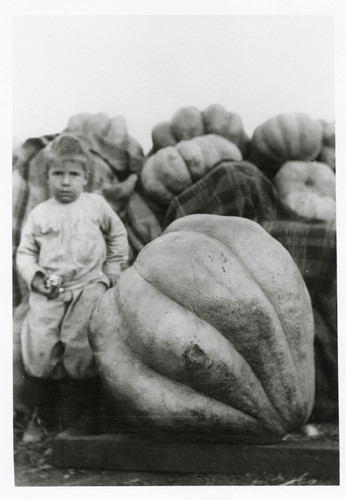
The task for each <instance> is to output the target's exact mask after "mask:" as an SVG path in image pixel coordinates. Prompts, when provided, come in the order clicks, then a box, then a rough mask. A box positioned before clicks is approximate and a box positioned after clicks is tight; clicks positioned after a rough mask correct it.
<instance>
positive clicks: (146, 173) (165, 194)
mask: <svg viewBox="0 0 346 500" xmlns="http://www.w3.org/2000/svg"><path fill="white" fill-rule="evenodd" d="M226 159H229V160H233V161H240V160H241V159H242V154H241V152H240V149H239V148H238V147H237V146H236V145H235V144H234V143H232V142H229V141H228V140H227V139H224V138H223V137H221V136H217V135H214V134H208V135H204V136H196V137H193V138H192V139H190V140H187V139H186V140H182V141H180V142H178V143H177V144H176V145H175V146H167V147H165V148H162V149H160V150H159V151H157V152H156V153H154V154H153V155H151V156H149V158H147V160H146V161H145V163H144V166H143V169H142V171H141V175H140V179H141V182H142V185H143V188H144V191H145V193H146V194H147V196H148V197H149V198H151V199H153V200H155V201H157V202H158V203H160V204H161V205H163V206H167V205H168V204H169V203H170V201H171V200H172V199H173V198H174V196H176V195H178V194H180V193H181V192H182V191H184V190H185V189H187V188H188V187H190V186H191V185H192V184H193V183H194V182H196V181H197V180H198V179H200V178H201V177H202V176H203V175H204V174H205V173H206V172H208V170H210V169H211V168H212V167H213V166H214V165H216V164H217V163H218V162H219V161H221V160H226Z"/></svg>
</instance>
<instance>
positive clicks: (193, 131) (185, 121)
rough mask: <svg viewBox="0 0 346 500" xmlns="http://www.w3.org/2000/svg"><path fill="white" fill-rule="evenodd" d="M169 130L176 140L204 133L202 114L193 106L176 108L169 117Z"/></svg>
mask: <svg viewBox="0 0 346 500" xmlns="http://www.w3.org/2000/svg"><path fill="white" fill-rule="evenodd" d="M171 131H172V134H173V137H174V138H175V140H176V141H177V142H179V141H183V140H188V139H192V137H196V136H199V135H203V134H204V125H203V120H202V115H201V112H200V111H199V109H197V108H195V107H194V106H186V107H184V108H180V109H178V110H177V111H176V112H175V113H174V115H173V116H172V119H171Z"/></svg>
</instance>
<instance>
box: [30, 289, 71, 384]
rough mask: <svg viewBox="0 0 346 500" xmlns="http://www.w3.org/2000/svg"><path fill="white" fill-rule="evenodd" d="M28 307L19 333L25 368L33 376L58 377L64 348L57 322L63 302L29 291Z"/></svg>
mask: <svg viewBox="0 0 346 500" xmlns="http://www.w3.org/2000/svg"><path fill="white" fill-rule="evenodd" d="M29 308H30V309H29V313H28V315H27V316H26V318H25V320H24V324H23V328H22V334H21V342H22V356H23V363H24V367H25V371H26V373H27V374H28V375H31V376H32V377H39V378H55V379H57V378H61V377H62V376H63V374H64V370H63V367H62V357H63V350H64V348H63V345H62V343H61V342H60V325H61V321H62V318H63V317H64V314H65V310H66V305H65V303H64V302H63V301H62V300H59V299H55V300H51V299H47V297H45V296H43V295H40V294H38V293H34V292H32V293H30V298H29Z"/></svg>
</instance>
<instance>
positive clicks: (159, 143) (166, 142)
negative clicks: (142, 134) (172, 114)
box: [151, 121, 176, 151]
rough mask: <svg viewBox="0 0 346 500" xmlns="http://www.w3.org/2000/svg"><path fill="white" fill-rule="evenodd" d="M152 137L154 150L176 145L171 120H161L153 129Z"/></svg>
mask: <svg viewBox="0 0 346 500" xmlns="http://www.w3.org/2000/svg"><path fill="white" fill-rule="evenodd" d="M151 138H152V141H153V147H154V151H157V150H158V149H161V148H166V147H167V146H174V145H175V144H176V140H175V139H174V137H173V135H172V131H171V125H170V122H169V121H166V122H160V123H158V124H157V125H155V126H154V127H153V129H152V131H151Z"/></svg>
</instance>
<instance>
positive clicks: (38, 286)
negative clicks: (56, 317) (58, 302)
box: [31, 271, 59, 299]
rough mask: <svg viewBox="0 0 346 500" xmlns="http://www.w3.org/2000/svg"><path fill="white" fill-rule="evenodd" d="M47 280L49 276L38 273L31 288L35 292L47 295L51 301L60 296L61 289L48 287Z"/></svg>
mask: <svg viewBox="0 0 346 500" xmlns="http://www.w3.org/2000/svg"><path fill="white" fill-rule="evenodd" d="M47 278H48V276H47V275H45V274H44V273H42V272H41V271H38V272H37V273H36V274H35V276H34V278H33V280H32V282H31V288H32V289H33V290H34V291H35V292H37V293H40V294H41V295H45V296H46V297H48V298H49V299H55V297H57V296H58V295H59V288H58V287H51V288H50V287H48V286H47Z"/></svg>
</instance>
